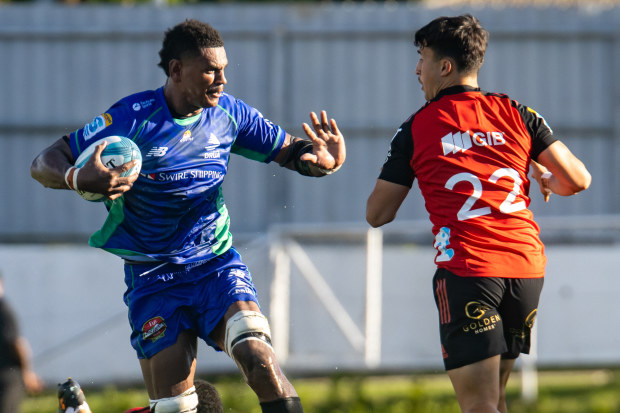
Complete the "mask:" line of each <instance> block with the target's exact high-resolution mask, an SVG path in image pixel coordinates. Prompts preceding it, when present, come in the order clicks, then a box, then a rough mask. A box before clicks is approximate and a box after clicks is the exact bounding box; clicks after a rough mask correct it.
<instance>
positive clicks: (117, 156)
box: [75, 136, 142, 202]
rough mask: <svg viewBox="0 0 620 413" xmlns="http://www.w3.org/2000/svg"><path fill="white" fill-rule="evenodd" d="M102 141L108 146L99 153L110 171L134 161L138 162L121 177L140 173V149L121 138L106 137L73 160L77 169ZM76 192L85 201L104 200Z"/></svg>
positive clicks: (128, 140) (86, 160) (83, 192)
mask: <svg viewBox="0 0 620 413" xmlns="http://www.w3.org/2000/svg"><path fill="white" fill-rule="evenodd" d="M103 141H107V142H108V145H107V146H106V147H105V148H104V149H103V152H101V163H102V164H104V165H105V166H106V167H107V168H110V169H111V168H116V167H117V166H121V165H122V164H125V163H127V162H129V161H133V160H134V159H136V160H138V162H137V163H136V166H134V167H133V168H131V169H130V170H128V171H126V172H123V173H122V174H121V176H129V175H132V174H134V173H136V172H140V168H142V154H141V153H140V148H138V145H136V144H135V143H134V141H132V140H131V139H129V138H125V137H123V136H108V137H105V138H102V139H99V140H98V141H96V142H93V143H92V144H90V145H89V146H88V148H86V150H85V151H84V152H82V153H81V154H80V156H78V158H77V159H76V160H75V166H76V167H77V168H81V167H83V166H84V164H85V163H86V162H88V159H89V158H90V156H91V155H92V154H93V152H94V151H95V147H96V146H97V145H99V144H101V143H103ZM76 192H77V193H78V194H79V195H80V196H81V197H82V198H84V199H85V200H87V201H91V202H101V201H103V200H105V196H104V195H103V194H96V193H94V192H87V191H82V190H80V189H76Z"/></svg>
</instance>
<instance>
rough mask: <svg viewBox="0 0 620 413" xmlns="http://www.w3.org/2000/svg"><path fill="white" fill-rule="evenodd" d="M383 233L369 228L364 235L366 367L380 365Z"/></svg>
mask: <svg viewBox="0 0 620 413" xmlns="http://www.w3.org/2000/svg"><path fill="white" fill-rule="evenodd" d="M382 262H383V232H382V231H381V230H380V229H378V228H370V229H369V230H368V232H367V235H366V346H365V350H366V351H365V354H364V359H365V361H366V366H368V367H370V368H374V367H377V366H379V364H380V363H381V338H382V336H381V315H382V301H381V298H382V288H381V281H382Z"/></svg>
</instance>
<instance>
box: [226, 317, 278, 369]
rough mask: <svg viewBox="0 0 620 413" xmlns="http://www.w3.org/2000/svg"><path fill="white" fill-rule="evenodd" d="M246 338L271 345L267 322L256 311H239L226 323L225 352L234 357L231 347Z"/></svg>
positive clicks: (265, 318)
mask: <svg viewBox="0 0 620 413" xmlns="http://www.w3.org/2000/svg"><path fill="white" fill-rule="evenodd" d="M247 340H259V341H262V342H264V343H266V344H267V345H268V346H269V347H271V330H270V329H269V322H268V321H267V317H265V316H264V315H262V314H261V313H259V312H257V311H248V310H243V311H239V312H238V313H236V314H234V315H233V316H232V317H230V318H229V319H228V322H227V323H226V348H225V349H224V350H225V351H226V354H228V355H229V356H230V357H231V358H233V359H234V357H233V355H232V351H233V348H235V346H236V345H237V344H239V343H243V342H244V341H247Z"/></svg>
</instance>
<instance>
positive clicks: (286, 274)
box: [269, 242, 291, 363]
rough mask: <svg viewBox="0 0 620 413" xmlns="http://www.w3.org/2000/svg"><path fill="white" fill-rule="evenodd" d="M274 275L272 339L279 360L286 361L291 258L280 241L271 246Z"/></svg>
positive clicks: (271, 304)
mask: <svg viewBox="0 0 620 413" xmlns="http://www.w3.org/2000/svg"><path fill="white" fill-rule="evenodd" d="M271 258H272V260H273V262H274V276H273V282H272V284H271V303H270V309H269V313H270V317H269V318H270V320H269V323H270V324H271V330H272V331H271V340H272V344H273V348H274V350H275V351H276V352H277V355H278V361H279V362H280V363H284V362H285V361H286V359H287V358H288V355H289V328H290V316H289V314H290V302H291V296H290V288H291V259H290V258H289V256H288V254H287V253H286V251H285V249H284V248H283V246H282V244H281V243H280V242H276V243H274V244H273V246H272V247H271Z"/></svg>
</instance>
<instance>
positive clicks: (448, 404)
mask: <svg viewBox="0 0 620 413" xmlns="http://www.w3.org/2000/svg"><path fill="white" fill-rule="evenodd" d="M202 378H204V379H206V380H209V381H210V382H212V383H213V384H215V385H216V387H217V388H218V390H219V392H220V395H221V397H222V400H223V402H224V406H225V409H224V411H226V412H230V413H260V407H259V406H258V402H257V399H256V396H254V394H253V393H252V391H251V390H250V389H249V388H248V387H247V386H246V385H245V383H243V381H242V379H241V377H240V376H223V377H202ZM538 380H539V397H538V400H537V401H536V402H534V403H526V402H524V401H523V400H522V399H521V398H520V376H519V374H518V372H517V373H515V374H514V375H513V377H512V379H511V382H510V383H509V386H508V387H509V388H508V391H509V411H510V412H511V413H560V412H561V413H620V370H617V369H613V370H612V369H609V370H606V369H597V370H570V371H569V370H562V371H541V372H540V373H539V377H538ZM292 381H293V384H294V385H295V387H296V389H297V391H298V393H299V395H300V396H301V398H302V401H303V402H304V410H305V411H306V412H307V413H315V412H316V413H369V412H371V413H418V412H420V413H421V412H424V413H452V412H454V413H458V412H459V409H458V405H457V403H456V400H455V399H454V396H453V393H452V387H451V385H450V382H449V381H448V379H447V377H446V375H445V374H412V375H406V376H405V375H400V376H358V375H341V376H331V377H323V378H298V379H293V380H292ZM83 388H84V393H85V394H86V398H87V400H88V403H89V405H90V407H91V409H92V410H93V413H121V412H123V411H124V410H126V409H128V408H130V407H136V406H144V405H146V404H147V403H148V397H147V395H146V392H145V391H144V390H143V389H142V388H122V389H121V388H116V387H113V386H110V387H106V388H104V389H92V388H88V386H87V385H84V384H83ZM56 408H57V400H56V394H55V391H53V390H50V391H48V392H46V393H45V394H42V395H38V396H29V397H28V398H26V399H25V400H24V403H23V413H55V412H56Z"/></svg>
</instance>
